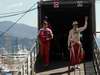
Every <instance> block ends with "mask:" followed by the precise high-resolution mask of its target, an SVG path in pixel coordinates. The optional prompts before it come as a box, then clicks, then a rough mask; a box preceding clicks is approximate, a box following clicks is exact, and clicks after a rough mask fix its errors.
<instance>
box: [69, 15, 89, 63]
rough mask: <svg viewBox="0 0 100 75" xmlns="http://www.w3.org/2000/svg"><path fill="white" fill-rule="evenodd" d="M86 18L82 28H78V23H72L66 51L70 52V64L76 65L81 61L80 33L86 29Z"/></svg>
mask: <svg viewBox="0 0 100 75" xmlns="http://www.w3.org/2000/svg"><path fill="white" fill-rule="evenodd" d="M87 20H88V17H87V16H86V17H85V24H84V26H83V27H78V22H77V21H73V24H72V25H73V28H72V29H71V30H70V31H69V36H68V49H69V51H70V64H71V65H77V64H80V62H81V61H82V58H83V56H82V52H81V49H82V44H81V41H80V32H82V31H84V30H85V29H86V28H87Z"/></svg>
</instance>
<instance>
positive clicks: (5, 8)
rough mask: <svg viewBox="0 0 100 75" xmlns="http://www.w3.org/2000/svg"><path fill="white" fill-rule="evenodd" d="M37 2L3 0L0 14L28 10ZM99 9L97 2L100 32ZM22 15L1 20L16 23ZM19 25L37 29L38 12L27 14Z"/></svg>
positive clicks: (31, 0)
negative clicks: (22, 24)
mask: <svg viewBox="0 0 100 75" xmlns="http://www.w3.org/2000/svg"><path fill="white" fill-rule="evenodd" d="M37 1H39V0H2V1H0V14H3V13H9V12H16V11H22V10H23V11H25V10H28V9H29V8H30V7H31V6H32V5H33V4H34V3H36V2H37ZM99 9H100V1H97V2H96V25H97V30H100V21H99V20H100V15H99V14H100V10H99ZM21 15H22V14H21ZM21 15H17V16H13V17H7V18H0V21H13V22H15V21H16V20H17V19H18V18H19V17H20V16H21ZM0 16H2V15H0ZM18 23H24V24H27V25H29V26H35V27H37V10H35V11H31V12H29V13H27V14H26V15H25V16H24V17H23V18H22V19H21V20H20V21H19V22H18Z"/></svg>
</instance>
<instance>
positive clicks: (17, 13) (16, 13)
mask: <svg viewBox="0 0 100 75" xmlns="http://www.w3.org/2000/svg"><path fill="white" fill-rule="evenodd" d="M36 4H37V3H35V4H33V6H31V8H30V9H29V10H26V11H18V12H11V13H4V14H0V15H5V14H10V15H5V16H0V18H5V17H11V16H16V15H20V14H23V13H27V12H30V11H33V10H34V9H36V8H33V7H34V6H35V5H36ZM12 13H13V14H12Z"/></svg>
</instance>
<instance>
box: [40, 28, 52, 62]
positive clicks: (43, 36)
mask: <svg viewBox="0 0 100 75" xmlns="http://www.w3.org/2000/svg"><path fill="white" fill-rule="evenodd" d="M51 33H52V31H51V29H50V28H46V29H44V28H41V29H40V31H39V41H40V55H41V57H42V59H43V62H44V64H49V49H50V39H51Z"/></svg>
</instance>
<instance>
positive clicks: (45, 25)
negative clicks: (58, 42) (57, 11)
mask: <svg viewBox="0 0 100 75" xmlns="http://www.w3.org/2000/svg"><path fill="white" fill-rule="evenodd" d="M43 27H44V28H47V27H48V22H47V21H46V20H43Z"/></svg>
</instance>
